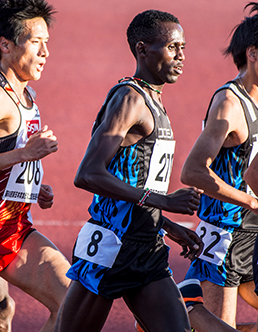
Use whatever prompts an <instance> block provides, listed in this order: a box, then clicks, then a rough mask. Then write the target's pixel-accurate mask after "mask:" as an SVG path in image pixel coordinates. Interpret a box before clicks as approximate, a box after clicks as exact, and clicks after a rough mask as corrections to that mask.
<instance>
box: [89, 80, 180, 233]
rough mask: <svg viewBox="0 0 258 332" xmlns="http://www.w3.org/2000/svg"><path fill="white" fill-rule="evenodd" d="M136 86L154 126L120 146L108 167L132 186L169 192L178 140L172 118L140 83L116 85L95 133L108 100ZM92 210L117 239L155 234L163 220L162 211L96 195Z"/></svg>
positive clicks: (90, 208)
mask: <svg viewBox="0 0 258 332" xmlns="http://www.w3.org/2000/svg"><path fill="white" fill-rule="evenodd" d="M125 85H128V86H130V87H132V88H133V89H135V90H136V91H137V92H138V93H139V94H140V95H141V96H142V97H143V98H144V100H145V104H146V106H147V107H148V108H149V110H150V112H151V114H152V116H153V119H154V129H153V131H152V133H151V134H150V135H149V136H148V137H146V138H145V139H143V140H141V141H139V142H137V143H136V144H133V145H130V146H126V147H120V148H119V150H118V151H117V153H116V154H115V156H114V157H113V159H112V160H111V162H110V163H109V165H108V167H107V169H108V171H109V172H110V173H111V174H112V175H113V176H115V177H117V178H119V179H120V180H122V181H124V182H126V183H128V184H130V185H131V186H133V187H138V188H145V189H146V188H149V189H151V190H152V191H155V192H157V193H160V194H166V193H167V190H168V185H169V179H170V174H171V169H172V163H173V156H174V147H175V141H174V139H173V132H172V129H171V126H170V122H169V119H168V117H167V114H166V112H165V110H164V109H162V108H161V107H160V106H159V105H158V104H157V103H156V102H155V101H154V100H153V99H152V98H151V97H150V96H149V95H148V94H147V93H146V92H145V91H144V90H143V89H142V88H141V87H140V86H139V85H137V84H135V83H134V82H133V81H124V82H122V83H119V84H117V85H116V86H114V87H113V88H112V89H111V90H110V92H109V93H108V95H107V97H106V100H105V102H104V104H103V106H102V108H101V110H100V112H99V114H98V116H97V118H96V121H95V124H94V126H93V133H94V132H95V130H96V129H97V128H98V126H99V125H100V123H101V117H102V115H103V114H104V112H105V109H106V106H107V103H108V102H109V100H110V99H111V98H112V96H113V94H114V93H115V92H116V91H117V89H119V88H120V87H122V86H125ZM89 213H90V214H91V216H92V218H93V219H94V220H95V221H96V222H98V224H99V225H101V226H102V227H105V228H107V229H109V230H111V231H113V232H114V233H115V234H116V235H117V236H118V238H120V239H121V238H122V237H124V238H128V239H130V238H133V239H136V238H137V237H139V238H144V237H153V236H156V235H157V233H158V232H159V230H160V228H161V226H162V224H163V221H162V218H161V211H160V210H159V209H156V208H152V207H147V206H142V207H140V206H138V205H136V204H133V203H129V202H125V201H120V200H115V199H111V198H106V197H101V196H99V195H94V197H93V201H92V204H91V205H90V207H89Z"/></svg>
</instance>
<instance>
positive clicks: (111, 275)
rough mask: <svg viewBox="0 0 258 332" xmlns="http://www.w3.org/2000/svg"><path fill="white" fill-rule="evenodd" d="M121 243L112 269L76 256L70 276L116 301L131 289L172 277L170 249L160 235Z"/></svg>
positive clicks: (96, 292) (68, 275) (94, 291)
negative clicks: (149, 238)
mask: <svg viewBox="0 0 258 332" xmlns="http://www.w3.org/2000/svg"><path fill="white" fill-rule="evenodd" d="M122 242H123V244H122V246H121V249H120V251H119V254H118V256H117V257H116V260H115V262H114V264H113V266H112V267H111V268H107V267H104V266H101V265H99V264H94V263H91V262H89V261H86V260H83V259H80V258H77V257H73V262H74V263H73V265H72V266H71V268H70V269H69V270H68V272H67V274H66V275H67V277H68V278H70V279H72V280H78V281H80V282H81V284H82V285H84V286H85V287H86V288H87V289H89V290H90V291H91V292H93V293H95V294H98V295H101V296H103V297H105V298H108V299H116V298H120V297H122V296H123V295H124V294H126V293H127V292H128V291H130V290H131V289H134V288H136V287H140V286H144V285H146V284H148V283H149V282H151V281H157V280H160V279H163V278H167V277H171V276H172V271H171V269H170V268H169V266H168V254H169V247H168V246H167V245H166V244H165V243H164V240H163V237H162V236H161V235H157V237H156V238H155V239H152V240H148V241H147V240H146V241H143V240H142V239H141V240H137V241H136V240H135V239H133V240H132V239H124V238H123V241H122Z"/></svg>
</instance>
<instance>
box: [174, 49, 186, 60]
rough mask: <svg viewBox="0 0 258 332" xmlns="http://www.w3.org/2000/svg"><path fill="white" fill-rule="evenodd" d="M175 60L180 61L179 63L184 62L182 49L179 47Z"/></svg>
mask: <svg viewBox="0 0 258 332" xmlns="http://www.w3.org/2000/svg"><path fill="white" fill-rule="evenodd" d="M176 58H177V59H179V60H181V61H183V60H185V54H184V50H183V48H181V47H179V48H178V49H177V53H176Z"/></svg>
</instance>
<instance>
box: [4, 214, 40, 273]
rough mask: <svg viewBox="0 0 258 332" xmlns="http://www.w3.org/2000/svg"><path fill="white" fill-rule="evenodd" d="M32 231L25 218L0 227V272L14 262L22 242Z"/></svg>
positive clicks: (30, 224)
mask: <svg viewBox="0 0 258 332" xmlns="http://www.w3.org/2000/svg"><path fill="white" fill-rule="evenodd" d="M34 230H35V229H34V228H33V227H32V223H31V222H30V221H29V220H28V219H27V218H25V217H23V218H21V219H20V218H19V219H18V220H12V223H8V224H4V225H0V271H2V270H3V269H4V268H6V267H7V266H8V265H9V264H10V263H11V262H12V261H13V260H14V258H15V257H16V255H17V254H18V252H19V251H20V249H21V246H22V244H23V242H24V240H25V239H26V237H27V236H28V235H29V234H30V233H31V232H32V231H34Z"/></svg>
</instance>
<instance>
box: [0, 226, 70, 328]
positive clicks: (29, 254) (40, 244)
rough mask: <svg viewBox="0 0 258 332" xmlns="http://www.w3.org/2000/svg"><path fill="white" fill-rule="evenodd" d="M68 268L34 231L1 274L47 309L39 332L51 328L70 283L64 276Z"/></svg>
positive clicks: (50, 246) (62, 258) (59, 255)
mask: <svg viewBox="0 0 258 332" xmlns="http://www.w3.org/2000/svg"><path fill="white" fill-rule="evenodd" d="M69 267H70V264H69V263H68V261H67V260H66V259H65V257H64V256H63V255H62V254H61V252H60V251H59V250H58V249H57V248H56V247H55V246H54V244H53V243H52V242H51V241H49V240H48V239H47V238H46V237H44V236H43V235H42V234H40V233H38V232H37V231H34V232H32V233H31V234H30V235H29V236H28V237H27V239H26V240H25V241H24V243H23V246H22V248H21V250H20V251H19V253H18V254H17V256H16V257H15V259H14V260H13V261H12V262H11V263H10V264H9V265H8V266H7V268H5V269H4V270H3V271H2V272H1V273H0V274H1V276H2V277H3V278H4V279H6V280H7V281H8V282H10V283H11V284H13V285H15V286H17V287H19V288H20V289H22V290H23V291H24V292H26V293H28V294H29V295H31V296H32V297H34V298H35V299H36V300H38V301H39V302H41V303H43V304H44V305H45V306H46V307H47V308H48V309H49V311H50V317H49V319H48V321H47V322H46V324H45V325H44V327H43V328H42V330H41V331H42V332H43V331H44V332H48V331H53V329H54V324H55V320H56V316H57V312H58V309H59V306H60V304H61V302H62V300H63V297H64V295H65V293H66V291H67V288H68V286H69V284H70V280H69V279H68V278H67V277H66V276H65V273H66V272H67V270H68V269H69ZM28 276H29V277H28Z"/></svg>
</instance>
